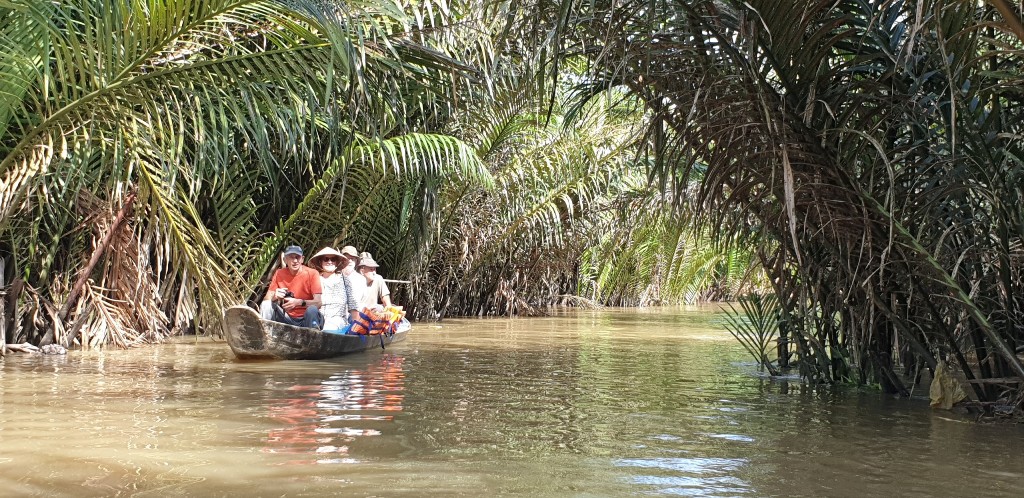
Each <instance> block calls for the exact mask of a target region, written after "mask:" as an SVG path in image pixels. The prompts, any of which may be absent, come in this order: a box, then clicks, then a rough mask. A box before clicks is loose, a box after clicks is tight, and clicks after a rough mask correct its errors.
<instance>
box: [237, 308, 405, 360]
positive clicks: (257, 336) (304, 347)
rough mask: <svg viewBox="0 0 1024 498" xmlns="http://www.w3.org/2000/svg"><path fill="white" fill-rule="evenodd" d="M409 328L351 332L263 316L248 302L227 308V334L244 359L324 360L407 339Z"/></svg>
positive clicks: (239, 355)
mask: <svg viewBox="0 0 1024 498" xmlns="http://www.w3.org/2000/svg"><path fill="white" fill-rule="evenodd" d="M408 333H409V330H408V329H405V330H401V331H399V332H395V333H394V334H391V335H347V334H335V333H331V332H324V331H321V330H318V329H308V328H304V327H295V326H293V325H287V324H284V323H278V322H272V321H268V320H263V319H261V318H260V316H259V314H258V313H256V311H254V310H253V309H252V308H250V307H248V306H232V307H230V308H228V309H227V310H225V311H224V336H225V338H226V339H227V342H228V346H230V347H231V352H233V353H234V354H235V357H237V358H239V359H243V360H257V359H263V360H322V359H325V358H333V357H335V356H341V355H344V354H349V353H358V352H360V351H366V350H373V349H383V348H385V347H387V345H388V344H391V343H394V342H398V341H401V340H404V339H405V337H406V336H407V335H408Z"/></svg>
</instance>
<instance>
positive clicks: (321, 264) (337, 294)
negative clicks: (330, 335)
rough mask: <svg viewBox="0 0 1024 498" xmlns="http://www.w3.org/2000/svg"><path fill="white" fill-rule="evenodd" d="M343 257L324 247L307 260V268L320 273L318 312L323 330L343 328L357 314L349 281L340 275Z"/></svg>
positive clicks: (355, 302) (331, 248)
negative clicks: (320, 292) (320, 289)
mask: <svg viewBox="0 0 1024 498" xmlns="http://www.w3.org/2000/svg"><path fill="white" fill-rule="evenodd" d="M344 261H345V256H344V255H342V253H340V252H338V251H336V250H335V249H334V248H333V247H325V248H323V249H321V250H320V252H318V253H316V254H315V255H314V256H313V257H312V258H309V266H311V267H312V268H314V269H316V270H317V271H319V272H320V287H321V288H322V289H323V294H321V296H320V303H321V304H320V312H321V313H323V315H324V330H339V329H343V328H345V326H346V325H348V323H349V318H350V317H355V316H356V314H357V313H358V310H357V308H356V305H357V304H358V303H357V301H356V298H355V296H354V295H353V292H352V287H351V285H350V284H349V280H348V279H347V278H345V276H344V275H342V274H341V270H342V268H344V265H343V262H344Z"/></svg>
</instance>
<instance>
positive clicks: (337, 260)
mask: <svg viewBox="0 0 1024 498" xmlns="http://www.w3.org/2000/svg"><path fill="white" fill-rule="evenodd" d="M320 261H322V262H324V263H334V264H338V262H339V261H341V260H340V259H338V258H334V257H330V258H323V259H321V260H320Z"/></svg>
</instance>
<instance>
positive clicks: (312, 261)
mask: <svg viewBox="0 0 1024 498" xmlns="http://www.w3.org/2000/svg"><path fill="white" fill-rule="evenodd" d="M327 256H333V257H336V258H339V259H340V258H341V257H342V256H344V255H343V254H341V253H340V252H338V251H336V250H334V248H332V247H325V248H323V249H320V252H318V253H316V254H314V255H313V257H312V258H309V261H308V263H309V266H311V267H313V268H316V269H317V270H323V266H322V265H321V264H320V261H321V260H323V259H324V258H326V257H327ZM338 266H341V265H338Z"/></svg>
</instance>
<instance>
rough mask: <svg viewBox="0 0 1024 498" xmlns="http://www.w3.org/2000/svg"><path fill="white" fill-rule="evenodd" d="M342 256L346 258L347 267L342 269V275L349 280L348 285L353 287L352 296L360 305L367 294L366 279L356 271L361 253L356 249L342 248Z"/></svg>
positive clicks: (350, 247)
mask: <svg viewBox="0 0 1024 498" xmlns="http://www.w3.org/2000/svg"><path fill="white" fill-rule="evenodd" d="M341 254H342V255H343V256H345V267H344V268H342V269H341V274H342V275H345V277H346V278H348V283H349V284H351V286H352V296H353V297H355V299H356V304H357V305H358V304H359V303H361V302H362V301H363V294H365V293H366V279H365V278H363V276H362V275H360V274H359V271H358V270H357V269H356V267H357V266H359V252H358V251H356V248H355V247H352V246H345V247H343V248H341Z"/></svg>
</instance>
